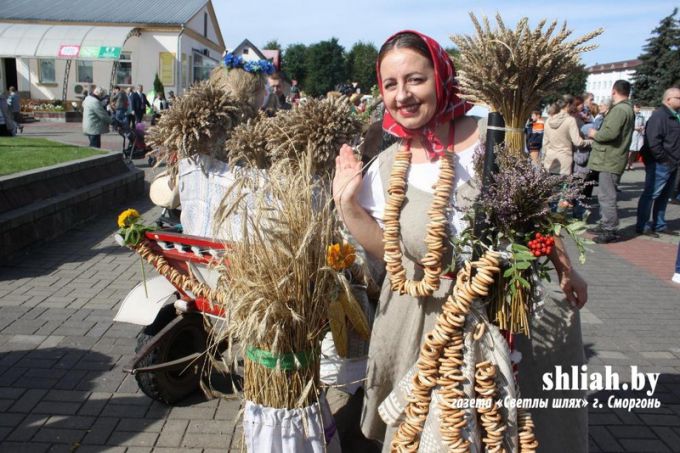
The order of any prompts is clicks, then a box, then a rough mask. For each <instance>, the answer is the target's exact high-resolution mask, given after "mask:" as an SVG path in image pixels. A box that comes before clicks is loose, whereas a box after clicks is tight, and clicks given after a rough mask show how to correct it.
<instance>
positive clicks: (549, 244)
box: [527, 233, 555, 257]
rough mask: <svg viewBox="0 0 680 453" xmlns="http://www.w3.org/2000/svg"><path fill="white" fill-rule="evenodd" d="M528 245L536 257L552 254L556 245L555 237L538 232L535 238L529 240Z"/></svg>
mask: <svg viewBox="0 0 680 453" xmlns="http://www.w3.org/2000/svg"><path fill="white" fill-rule="evenodd" d="M527 245H528V246H529V250H530V251H531V253H533V255H534V256H535V257H539V256H547V255H550V253H551V252H552V249H553V247H554V246H555V238H554V237H553V236H547V235H546V236H544V235H542V234H541V233H536V235H535V236H534V239H533V240H531V241H529V243H528V244H527Z"/></svg>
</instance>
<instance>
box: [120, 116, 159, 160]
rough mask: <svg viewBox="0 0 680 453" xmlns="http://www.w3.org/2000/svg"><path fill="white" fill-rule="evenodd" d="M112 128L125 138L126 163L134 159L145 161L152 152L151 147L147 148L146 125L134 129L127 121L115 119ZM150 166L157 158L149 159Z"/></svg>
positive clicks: (124, 153)
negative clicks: (145, 138) (145, 139)
mask: <svg viewBox="0 0 680 453" xmlns="http://www.w3.org/2000/svg"><path fill="white" fill-rule="evenodd" d="M111 124H112V126H113V127H114V129H115V130H116V132H118V134H119V135H120V136H121V137H123V149H122V151H123V159H125V161H126V162H132V160H133V159H143V158H144V157H145V156H146V153H148V152H149V151H151V147H149V146H147V145H146V143H145V141H144V135H145V133H146V131H145V129H146V128H145V126H144V123H138V124H136V125H135V128H134V129H132V128H131V127H130V126H129V124H128V123H127V121H123V122H121V121H120V120H118V119H117V118H115V117H114V118H113V121H112V122H111ZM148 163H149V166H151V165H153V164H154V163H155V158H153V157H151V156H150V157H148Z"/></svg>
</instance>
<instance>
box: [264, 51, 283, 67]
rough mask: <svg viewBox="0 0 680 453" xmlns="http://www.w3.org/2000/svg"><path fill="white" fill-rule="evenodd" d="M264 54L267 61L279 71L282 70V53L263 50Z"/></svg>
mask: <svg viewBox="0 0 680 453" xmlns="http://www.w3.org/2000/svg"><path fill="white" fill-rule="evenodd" d="M262 54H264V57H265V58H266V59H267V60H271V62H272V64H273V65H274V67H275V68H276V70H277V71H280V70H281V51H280V50H277V49H263V50H262Z"/></svg>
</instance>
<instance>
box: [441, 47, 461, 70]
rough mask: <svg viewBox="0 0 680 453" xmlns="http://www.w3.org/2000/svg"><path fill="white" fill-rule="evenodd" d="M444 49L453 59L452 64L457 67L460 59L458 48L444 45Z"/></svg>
mask: <svg viewBox="0 0 680 453" xmlns="http://www.w3.org/2000/svg"><path fill="white" fill-rule="evenodd" d="M444 50H445V51H446V53H447V54H449V57H451V60H453V65H454V66H455V67H456V69H458V60H459V59H460V50H458V47H453V46H452V47H446V48H445V49H444Z"/></svg>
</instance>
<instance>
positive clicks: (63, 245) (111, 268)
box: [0, 123, 680, 453]
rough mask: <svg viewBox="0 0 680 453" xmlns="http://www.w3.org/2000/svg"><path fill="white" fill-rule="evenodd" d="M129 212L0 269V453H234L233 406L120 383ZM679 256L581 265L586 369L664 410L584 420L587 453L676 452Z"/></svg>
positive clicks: (604, 254)
mask: <svg viewBox="0 0 680 453" xmlns="http://www.w3.org/2000/svg"><path fill="white" fill-rule="evenodd" d="M78 127H79V125H64V124H44V123H35V124H28V125H26V129H25V134H26V135H27V136H29V135H36V136H46V137H49V138H52V139H55V140H61V141H65V142H69V143H75V144H85V143H86V140H85V137H83V136H82V134H80V131H79V129H78ZM104 144H105V146H107V147H109V148H110V149H119V148H115V147H116V146H120V147H122V139H121V138H120V137H119V136H118V135H115V134H109V136H107V137H105V139H104ZM139 164H140V166H142V167H143V166H144V164H143V163H142V162H139ZM146 171H147V178H149V177H150V176H151V170H149V169H146ZM643 174H644V172H643V171H642V170H641V169H640V168H638V169H637V170H635V171H633V172H631V173H627V174H625V175H624V177H623V182H622V185H621V188H622V189H623V193H622V195H623V197H622V198H623V200H624V201H623V202H622V205H621V208H622V212H623V219H622V226H623V228H624V231H626V232H628V233H629V232H630V228H631V227H630V225H632V223H631V222H632V216H633V215H634V206H635V202H636V200H637V195H638V194H639V192H640V190H641V187H642V179H643ZM127 207H135V208H136V209H138V210H140V212H142V213H143V215H144V217H145V219H147V220H149V221H152V220H153V219H154V218H155V217H156V216H157V215H158V210H157V209H156V208H153V207H152V206H151V204H150V203H149V202H148V201H147V199H146V198H145V197H143V198H140V199H139V200H136V201H134V202H133V203H130V204H125V205H121V206H111V209H110V211H109V212H108V213H107V214H105V215H102V216H101V217H100V218H98V219H95V220H94V221H92V222H90V223H88V224H86V225H82V226H81V227H79V228H76V229H74V230H72V231H69V232H67V233H66V234H65V235H63V236H61V237H60V238H59V239H56V240H53V241H50V242H49V243H44V244H39V245H36V246H34V247H32V248H30V249H28V250H26V251H25V252H24V253H22V254H21V255H20V256H18V257H17V258H16V259H14V260H13V261H11V262H5V263H2V264H0V313H2V315H1V316H0V452H18V451H26V452H47V451H50V452H53V451H54V452H59V451H68V452H73V451H77V452H79V453H80V452H100V451H107V452H120V453H122V452H127V453H135V452H151V451H153V452H180V451H182V452H184V451H189V452H204V453H208V452H213V451H215V452H217V451H227V450H228V449H229V448H230V445H231V447H232V448H233V449H234V450H236V449H238V448H239V446H240V445H239V444H240V438H241V434H240V430H239V428H238V426H237V425H238V422H237V421H236V420H237V416H238V412H239V402H238V400H237V399H235V398H232V399H214V400H205V399H204V398H202V397H200V396H195V397H192V398H190V399H189V400H187V401H185V402H183V403H182V404H180V405H178V406H175V407H168V406H165V405H163V404H160V403H157V402H152V401H151V400H150V399H149V398H147V397H146V396H145V395H143V394H142V393H140V391H139V389H138V387H137V385H136V382H135V381H134V378H132V377H130V376H126V374H125V373H123V371H122V367H123V365H124V364H125V363H126V362H127V361H128V360H129V359H130V358H131V357H132V356H133V351H134V347H135V335H136V334H137V332H138V331H139V327H137V326H131V325H125V324H117V323H113V322H112V318H113V316H114V314H115V311H116V309H117V307H118V305H119V303H120V301H121V300H122V298H123V297H124V296H125V295H126V294H127V292H128V291H129V290H130V289H131V288H132V287H133V286H134V285H135V284H136V283H138V282H139V281H140V267H139V260H138V258H137V257H136V256H135V255H133V254H132V253H131V252H129V251H128V250H126V249H123V248H120V247H119V246H118V245H116V243H115V242H114V241H113V239H112V237H111V234H112V233H113V232H114V231H115V220H116V216H117V214H118V212H119V211H120V210H121V209H123V208H127ZM668 218H669V219H670V220H671V223H670V226H671V228H673V229H675V230H679V231H680V207H678V206H671V207H670V208H669V211H668ZM677 243H678V238H677V237H674V236H667V235H666V236H663V237H661V238H658V239H653V238H639V237H638V238H633V237H630V238H628V240H626V241H624V242H621V243H618V244H612V245H607V246H598V245H593V246H591V249H592V252H590V253H589V254H588V261H587V262H586V264H585V265H583V266H578V268H579V270H580V271H581V272H582V274H583V275H584V276H586V278H587V280H588V281H589V284H590V301H589V303H588V304H587V306H586V308H585V309H584V310H583V311H582V326H583V335H584V342H585V344H586V354H587V357H588V365H589V367H591V369H592V370H599V369H601V367H603V366H605V365H610V366H613V367H614V369H615V370H616V371H619V372H621V376H622V380H623V381H625V382H628V377H629V375H630V366H631V365H636V366H638V367H640V368H641V371H646V372H660V373H662V376H661V378H660V381H659V384H658V386H657V389H656V393H655V394H654V395H653V396H652V397H653V398H658V399H659V400H660V401H661V407H660V408H658V409H634V410H633V411H631V412H628V411H626V410H623V409H611V408H608V407H607V405H606V403H605V405H604V407H603V408H600V409H595V408H592V407H591V408H590V413H589V414H590V417H589V421H590V449H591V451H592V452H674V451H675V452H677V451H680V385H679V384H680V340H678V327H679V326H680V310H679V307H678V305H679V304H680V285H674V284H672V283H671V282H670V281H669V280H670V276H671V275H672V272H673V264H674V259H675V250H676V247H677ZM666 270H667V271H666ZM611 394H614V395H616V396H621V397H635V398H639V397H642V396H644V394H643V392H634V391H619V392H606V391H602V392H597V393H594V394H592V395H591V401H594V398H597V399H598V401H600V402H603V401H605V402H606V400H607V398H608V397H609V396H610V395H611ZM232 440H233V442H232Z"/></svg>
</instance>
